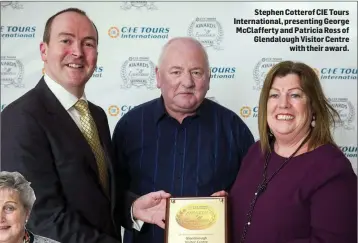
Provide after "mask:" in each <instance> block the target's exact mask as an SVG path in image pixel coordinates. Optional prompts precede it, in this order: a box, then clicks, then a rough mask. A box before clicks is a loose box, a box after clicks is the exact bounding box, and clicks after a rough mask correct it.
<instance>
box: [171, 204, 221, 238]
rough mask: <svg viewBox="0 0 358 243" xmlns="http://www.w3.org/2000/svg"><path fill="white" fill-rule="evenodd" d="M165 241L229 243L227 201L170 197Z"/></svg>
mask: <svg viewBox="0 0 358 243" xmlns="http://www.w3.org/2000/svg"><path fill="white" fill-rule="evenodd" d="M165 242H166V243H227V242H228V238H227V198H226V197H180V198H169V199H168V200H167V209H166V220H165Z"/></svg>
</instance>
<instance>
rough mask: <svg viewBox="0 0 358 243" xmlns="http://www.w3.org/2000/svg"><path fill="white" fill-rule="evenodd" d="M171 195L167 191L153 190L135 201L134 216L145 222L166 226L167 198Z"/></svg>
mask: <svg viewBox="0 0 358 243" xmlns="http://www.w3.org/2000/svg"><path fill="white" fill-rule="evenodd" d="M170 196H171V195H170V194H169V193H166V192H165V191H157V192H151V193H148V194H146V195H144V196H141V197H140V198H138V199H137V200H135V201H134V203H133V216H134V218H136V219H139V220H142V221H143V222H146V223H150V224H156V225H158V226H159V227H160V228H162V229H164V228H165V223H164V222H163V221H164V220H165V210H166V199H167V198H169V197H170Z"/></svg>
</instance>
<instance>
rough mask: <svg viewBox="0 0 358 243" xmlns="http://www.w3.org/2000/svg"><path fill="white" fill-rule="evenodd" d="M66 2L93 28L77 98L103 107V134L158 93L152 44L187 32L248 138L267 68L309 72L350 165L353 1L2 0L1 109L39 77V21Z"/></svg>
mask: <svg viewBox="0 0 358 243" xmlns="http://www.w3.org/2000/svg"><path fill="white" fill-rule="evenodd" d="M68 7H78V8H81V9H82V10H84V11H86V12H87V14H88V15H89V17H90V18H91V19H92V20H93V21H94V22H95V24H96V26H97V28H98V31H99V59H98V67H97V70H96V72H95V73H94V75H93V78H92V79H91V80H90V81H89V83H88V85H87V89H86V95H87V97H88V98H89V99H90V100H91V101H93V102H94V103H96V104H98V105H100V106H101V107H102V108H103V109H104V110H105V111H106V112H107V115H108V119H109V125H110V128H111V132H113V129H114V126H115V125H116V123H117V122H118V120H119V119H120V118H121V116H122V115H123V114H125V113H126V112H127V111H128V110H130V109H131V108H133V107H134V106H136V105H139V104H141V103H143V102H145V101H148V100H150V99H153V98H156V97H158V96H159V95H160V92H159V90H158V89H157V88H156V87H155V76H154V67H155V65H156V63H157V59H158V56H159V53H160V50H161V47H162V46H163V45H164V44H165V42H166V41H168V39H170V38H172V37H176V36H188V35H189V36H193V37H195V38H198V39H199V40H200V41H201V42H202V43H203V44H204V45H205V46H206V49H207V51H208V54H209V60H210V66H211V68H212V74H213V75H212V79H211V88H210V91H209V92H208V94H207V97H210V98H211V99H214V100H215V101H217V102H218V103H220V104H222V105H224V106H226V107H228V108H230V109H232V110H233V111H235V112H236V113H237V114H239V115H240V117H242V118H243V120H244V121H245V122H246V123H247V124H248V126H249V128H250V129H251V131H252V132H253V134H254V136H255V138H256V139H258V128H257V105H258V97H259V93H260V86H261V85H262V81H263V78H264V76H265V74H266V72H267V70H268V69H269V68H270V67H271V66H272V65H273V64H274V63H277V62H278V61H281V60H295V61H302V62H305V63H307V64H308V65H310V66H312V67H313V68H315V70H316V71H317V74H318V75H319V76H320V80H321V83H322V85H323V87H324V91H325V94H326V95H327V96H328V97H329V98H330V100H331V102H332V104H333V105H334V107H335V108H337V109H338V111H339V112H340V114H341V116H342V119H343V123H342V124H339V127H338V128H337V129H336V130H335V132H334V138H335V140H336V142H337V143H338V144H339V145H340V146H341V149H342V150H343V152H345V154H346V156H347V157H348V158H349V159H350V161H351V162H352V164H353V167H354V168H355V169H356V168H357V124H356V123H357V122H356V121H357V120H356V113H357V105H356V104H357V3H353V2H351V3H347V2H345V3H338V2H337V3H334V2H314V3H308V2H301V3H298V2H294V3H288V2H286V3H277V2H276V3H270V2H256V3H248V2H236V3H235V2H222V3H219V2H182V3H181V2H146V1H137V2H102V3H101V2H63V3H61V2H1V110H2V109H3V108H4V107H5V106H6V105H7V104H9V103H10V102H12V101H13V100H15V99H16V98H18V97H19V96H21V95H23V94H24V93H26V92H27V91H28V90H30V89H31V88H33V87H34V86H35V85H36V84H37V82H38V81H39V79H40V77H41V75H42V72H43V71H44V70H43V63H42V61H41V58H40V53H39V43H40V41H41V40H42V34H43V30H44V25H45V22H46V20H47V19H48V18H49V17H50V16H51V15H53V14H54V13H56V12H57V11H60V10H62V9H65V8H68ZM304 10H307V11H306V12H305V11H304ZM245 21H246V22H245ZM250 21H251V22H250ZM255 21H257V22H256V23H252V22H255ZM260 21H261V22H260ZM300 21H302V22H300ZM237 31H238V32H237ZM247 32H248V33H247ZM250 32H255V33H250ZM290 32H291V33H290ZM296 36H297V37H296ZM337 37H340V39H338V38H337ZM259 38H261V39H263V38H264V40H265V41H266V42H257V41H258V39H259ZM275 38H276V42H272V41H274V39H275ZM305 38H307V39H308V40H305ZM314 38H315V39H314ZM347 38H348V39H347ZM309 39H310V40H311V42H308V41H309ZM332 41H336V42H332ZM308 45H312V47H308ZM291 48H300V49H298V50H297V49H296V50H293V49H291ZM310 48H311V49H310ZM320 48H321V50H320ZM312 49H313V50H312Z"/></svg>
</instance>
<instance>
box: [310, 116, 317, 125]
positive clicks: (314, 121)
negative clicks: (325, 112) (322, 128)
mask: <svg viewBox="0 0 358 243" xmlns="http://www.w3.org/2000/svg"><path fill="white" fill-rule="evenodd" d="M315 126H316V117H315V116H314V115H313V116H312V121H311V127H315Z"/></svg>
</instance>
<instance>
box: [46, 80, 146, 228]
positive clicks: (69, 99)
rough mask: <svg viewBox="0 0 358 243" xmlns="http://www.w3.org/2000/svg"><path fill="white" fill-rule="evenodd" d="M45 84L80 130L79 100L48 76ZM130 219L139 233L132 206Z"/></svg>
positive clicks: (140, 222)
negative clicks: (76, 106)
mask: <svg viewBox="0 0 358 243" xmlns="http://www.w3.org/2000/svg"><path fill="white" fill-rule="evenodd" d="M44 80H45V83H46V84H47V86H48V88H49V89H50V90H51V92H52V93H53V94H54V95H55V96H56V98H57V99H58V101H59V102H60V103H61V105H62V106H63V107H64V108H65V110H66V111H67V112H68V114H69V115H70V116H71V117H72V119H73V120H74V122H75V123H76V125H77V126H78V128H79V129H81V122H80V117H81V116H80V113H79V112H78V111H77V110H76V109H75V107H74V105H75V104H76V102H77V101H78V100H79V99H78V98H77V97H76V96H74V95H73V94H71V93H70V92H68V91H67V90H66V89H65V88H64V87H62V86H61V85H60V84H59V83H57V82H55V81H54V80H52V79H51V78H50V77H49V76H48V75H46V74H45V75H44ZM80 99H83V100H85V101H86V102H87V99H86V95H85V94H84V93H83V95H82V97H81V98H80ZM131 218H132V222H133V228H134V229H136V230H138V231H140V229H141V228H142V226H143V224H144V222H143V221H141V220H134V219H133V206H132V207H131Z"/></svg>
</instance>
